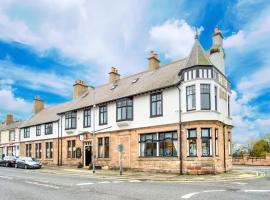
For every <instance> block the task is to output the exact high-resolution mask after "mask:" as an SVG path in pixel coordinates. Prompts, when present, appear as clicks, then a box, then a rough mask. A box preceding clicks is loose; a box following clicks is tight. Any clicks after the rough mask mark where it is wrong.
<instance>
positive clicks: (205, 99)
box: [201, 84, 211, 110]
mask: <svg viewBox="0 0 270 200" xmlns="http://www.w3.org/2000/svg"><path fill="white" fill-rule="evenodd" d="M201 109H202V110H210V109H211V104H210V84H201Z"/></svg>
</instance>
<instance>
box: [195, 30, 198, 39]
mask: <svg viewBox="0 0 270 200" xmlns="http://www.w3.org/2000/svg"><path fill="white" fill-rule="evenodd" d="M195 31H196V33H195V40H197V39H198V38H199V33H198V29H197V28H196V29H195Z"/></svg>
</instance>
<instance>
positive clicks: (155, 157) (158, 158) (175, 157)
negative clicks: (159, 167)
mask: <svg viewBox="0 0 270 200" xmlns="http://www.w3.org/2000/svg"><path fill="white" fill-rule="evenodd" d="M148 160H149V161H162V160H165V161H166V160H179V158H178V156H166V157H165V156H164V157H163V156H151V157H150V156H149V157H143V156H140V157H138V161H148Z"/></svg>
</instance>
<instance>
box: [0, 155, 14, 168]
mask: <svg viewBox="0 0 270 200" xmlns="http://www.w3.org/2000/svg"><path fill="white" fill-rule="evenodd" d="M16 159H17V158H16V157H15V156H5V157H4V158H3V159H0V165H1V166H5V167H14V166H15V164H16Z"/></svg>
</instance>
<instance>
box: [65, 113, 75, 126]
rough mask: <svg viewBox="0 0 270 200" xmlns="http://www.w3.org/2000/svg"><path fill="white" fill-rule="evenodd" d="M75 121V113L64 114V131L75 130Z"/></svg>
mask: <svg viewBox="0 0 270 200" xmlns="http://www.w3.org/2000/svg"><path fill="white" fill-rule="evenodd" d="M76 121H77V112H76V111H71V112H67V113H66V114H65V128H66V129H75V128H76Z"/></svg>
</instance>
